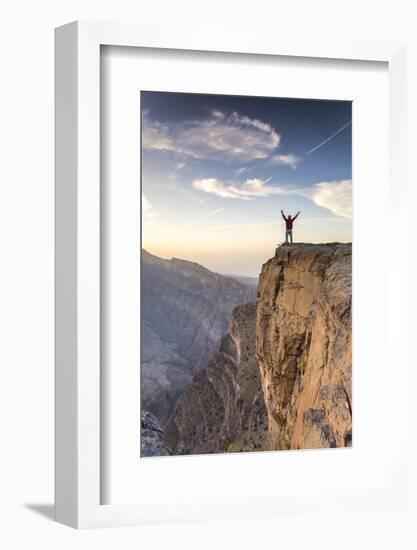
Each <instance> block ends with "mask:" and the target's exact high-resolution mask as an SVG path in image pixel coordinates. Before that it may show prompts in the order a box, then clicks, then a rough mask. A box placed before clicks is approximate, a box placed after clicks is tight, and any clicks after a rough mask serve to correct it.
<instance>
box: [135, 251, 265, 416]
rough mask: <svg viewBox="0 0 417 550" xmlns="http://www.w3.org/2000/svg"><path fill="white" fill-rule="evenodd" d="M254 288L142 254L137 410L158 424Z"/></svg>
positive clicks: (189, 265) (175, 261) (190, 264)
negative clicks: (139, 402)
mask: <svg viewBox="0 0 417 550" xmlns="http://www.w3.org/2000/svg"><path fill="white" fill-rule="evenodd" d="M255 298H256V289H254V288H249V287H248V286H245V285H243V284H240V283H239V282H237V281H235V280H234V279H232V278H230V277H226V276H222V275H218V274H217V273H213V272H211V271H209V270H208V269H206V268H204V267H202V266H201V265H199V264H196V263H194V262H189V261H185V260H179V259H175V258H174V259H172V260H164V259H162V258H158V257H157V256H153V255H152V254H149V253H148V252H146V251H145V250H143V251H142V271H141V318H142V334H141V343H142V349H141V399H142V409H144V410H147V411H149V412H151V413H153V414H154V415H155V416H156V417H157V419H158V420H159V422H160V424H161V425H163V424H165V422H166V421H167V419H168V417H169V415H170V414H171V412H172V410H173V407H174V405H175V403H176V401H177V399H178V397H179V395H180V394H181V393H182V391H183V389H184V387H185V386H186V385H187V384H190V383H191V381H192V379H193V376H194V375H195V374H196V373H197V372H198V371H199V370H200V369H201V368H202V367H203V366H204V365H205V364H206V363H207V361H208V359H209V357H210V356H211V355H212V354H213V353H215V351H216V350H217V348H218V345H219V342H220V339H221V338H222V336H223V335H224V334H225V332H226V331H227V327H228V323H229V320H230V316H231V312H232V310H233V308H234V307H235V306H237V305H238V304H242V303H245V302H248V301H251V300H255Z"/></svg>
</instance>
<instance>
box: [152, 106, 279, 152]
mask: <svg viewBox="0 0 417 550" xmlns="http://www.w3.org/2000/svg"><path fill="white" fill-rule="evenodd" d="M280 140H281V136H280V134H278V133H277V132H276V131H275V129H274V128H273V127H272V126H271V125H270V124H268V123H266V122H262V121H261V120H258V119H255V118H250V117H248V116H245V115H241V114H239V113H237V112H233V113H226V112H223V111H220V110H212V111H210V114H209V116H208V117H206V118H204V119H200V120H192V121H188V122H173V123H171V124H163V123H161V122H159V121H157V120H151V119H150V116H149V112H148V111H144V112H143V114H142V146H143V147H144V149H148V150H156V151H172V152H175V153H177V154H180V155H186V156H189V157H192V158H195V159H205V160H218V161H223V162H232V161H241V162H247V161H251V160H256V159H265V158H267V157H269V156H270V155H271V154H272V152H273V151H274V150H275V149H276V148H277V147H278V146H279V143H280Z"/></svg>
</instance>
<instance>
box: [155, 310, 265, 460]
mask: <svg viewBox="0 0 417 550" xmlns="http://www.w3.org/2000/svg"><path fill="white" fill-rule="evenodd" d="M255 325H256V304H254V303H249V304H245V305H241V306H238V307H237V308H235V309H234V311H233V314H232V319H231V322H230V326H229V331H228V332H227V334H226V335H225V336H224V337H223V338H222V340H221V343H220V348H219V350H218V352H217V353H216V354H215V355H214V356H213V357H212V358H211V359H210V360H209V362H208V364H207V366H206V367H205V368H204V369H203V370H202V371H201V372H200V373H199V374H197V375H196V376H195V377H194V379H193V382H192V384H191V385H190V386H188V387H187V388H186V390H185V392H184V393H183V395H182V396H181V397H180V399H179V400H178V402H177V404H176V406H175V410H174V412H173V414H172V416H171V418H170V420H169V422H168V423H167V425H166V426H165V429H164V433H165V438H166V441H167V443H168V445H169V446H170V447H171V448H172V450H173V453H174V454H198V453H218V452H225V451H253V450H261V449H265V448H268V447H269V443H268V438H269V432H268V427H267V414H266V409H265V404H264V399H263V392H262V385H261V378H260V370H259V365H258V361H257V358H256V354H255Z"/></svg>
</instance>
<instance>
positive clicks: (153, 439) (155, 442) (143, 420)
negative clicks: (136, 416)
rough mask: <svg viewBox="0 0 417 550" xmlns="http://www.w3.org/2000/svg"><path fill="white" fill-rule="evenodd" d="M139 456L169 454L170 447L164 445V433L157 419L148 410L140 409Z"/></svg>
mask: <svg viewBox="0 0 417 550" xmlns="http://www.w3.org/2000/svg"><path fill="white" fill-rule="evenodd" d="M140 424H141V429H140V446H141V456H143V457H145V456H169V455H171V454H172V452H171V449H170V448H169V447H168V446H167V445H166V443H165V438H164V433H163V431H162V428H161V426H160V425H159V422H158V420H157V419H156V418H155V416H154V415H153V414H151V413H150V412H148V411H142V413H141V417H140Z"/></svg>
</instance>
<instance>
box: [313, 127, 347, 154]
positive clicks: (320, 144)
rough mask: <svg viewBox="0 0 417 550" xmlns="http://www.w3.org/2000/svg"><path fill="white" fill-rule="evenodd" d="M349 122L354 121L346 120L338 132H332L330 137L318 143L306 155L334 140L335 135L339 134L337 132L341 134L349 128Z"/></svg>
mask: <svg viewBox="0 0 417 550" xmlns="http://www.w3.org/2000/svg"><path fill="white" fill-rule="evenodd" d="M349 124H352V121H351V120H350V121H349V122H346V124H344V125H343V126H342V127H341V128H339V129H338V130H336V132H335V133H334V134H332V135H331V136H330V137H328V138H327V139H325V140H324V141H322V142H321V143H319V144H318V145H316V146H315V147H313V148H312V149H310V151H307V153H306V156H307V155H309V154H310V153H312V152H313V151H317V149H319V148H320V147H322V146H323V145H325V144H326V143H328V142H329V141H330V140H332V139H333V138H334V137H335V136H337V134H340V132H342V131H343V130H344V129H345V128H347V127H348V126H349Z"/></svg>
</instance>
